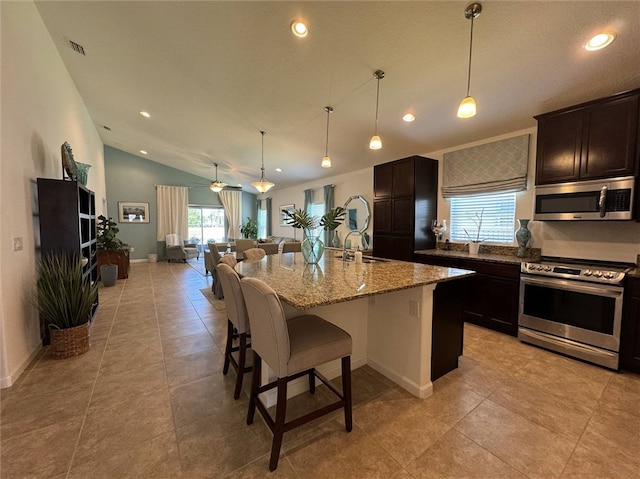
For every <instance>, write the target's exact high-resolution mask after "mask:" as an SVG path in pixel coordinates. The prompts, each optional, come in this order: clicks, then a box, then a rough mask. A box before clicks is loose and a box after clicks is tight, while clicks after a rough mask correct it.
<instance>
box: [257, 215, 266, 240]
mask: <svg viewBox="0 0 640 479" xmlns="http://www.w3.org/2000/svg"><path fill="white" fill-rule="evenodd" d="M266 237H267V209H266V208H258V238H266Z"/></svg>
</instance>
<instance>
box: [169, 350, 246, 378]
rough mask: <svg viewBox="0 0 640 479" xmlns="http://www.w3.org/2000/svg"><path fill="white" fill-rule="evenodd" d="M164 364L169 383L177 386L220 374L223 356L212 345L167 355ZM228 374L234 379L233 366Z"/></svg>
mask: <svg viewBox="0 0 640 479" xmlns="http://www.w3.org/2000/svg"><path fill="white" fill-rule="evenodd" d="M165 365H166V371H167V380H168V381H169V385H170V386H177V385H179V384H185V383H190V382H191V381H195V380H197V379H201V378H204V377H207V376H211V375H214V374H219V375H221V376H222V368H223V366H224V356H223V354H222V353H221V352H220V350H218V349H217V348H215V347H214V348H209V349H205V350H204V351H199V352H196V353H192V354H187V355H184V356H176V357H167V358H166V359H165ZM228 375H229V376H230V377H232V380H233V381H235V378H236V374H235V370H234V369H233V367H230V368H229V373H228ZM250 378H251V376H250V375H249V374H246V375H245V378H244V384H245V385H247V386H248V385H249V382H250Z"/></svg>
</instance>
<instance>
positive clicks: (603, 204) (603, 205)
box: [598, 185, 608, 218]
mask: <svg viewBox="0 0 640 479" xmlns="http://www.w3.org/2000/svg"><path fill="white" fill-rule="evenodd" d="M607 189H608V188H607V186H606V185H605V186H603V187H602V188H600V200H599V201H598V209H599V210H600V218H604V215H606V214H607Z"/></svg>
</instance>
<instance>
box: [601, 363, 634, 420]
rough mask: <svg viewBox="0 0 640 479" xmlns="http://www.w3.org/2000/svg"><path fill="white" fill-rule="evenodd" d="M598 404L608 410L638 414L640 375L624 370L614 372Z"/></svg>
mask: <svg viewBox="0 0 640 479" xmlns="http://www.w3.org/2000/svg"><path fill="white" fill-rule="evenodd" d="M599 404H600V405H601V406H606V407H607V408H608V409H610V410H617V411H623V412H628V413H630V414H634V415H640V375H638V374H632V373H625V372H620V373H618V374H614V375H613V376H612V377H611V379H610V380H609V382H608V383H607V386H606V388H605V390H604V391H603V393H602V396H601V397H600V403H599Z"/></svg>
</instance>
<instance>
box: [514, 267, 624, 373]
mask: <svg viewBox="0 0 640 479" xmlns="http://www.w3.org/2000/svg"><path fill="white" fill-rule="evenodd" d="M627 270H628V265H623V264H619V263H617V264H611V263H606V264H605V263H596V262H590V263H588V264H584V263H581V262H576V261H575V260H568V259H561V258H547V259H544V260H543V261H542V262H540V263H522V271H521V272H522V275H521V280H520V311H519V327H518V337H519V338H520V340H521V341H524V342H528V343H531V344H535V345H537V346H541V347H544V348H547V349H551V350H553V351H557V352H560V353H563V354H567V355H569V356H573V357H577V358H580V359H583V360H585V361H590V362H593V363H596V364H600V365H602V366H606V367H608V368H611V369H618V353H619V351H620V325H621V321H622V298H623V287H622V286H621V283H622V281H623V279H624V276H625V272H626V271H627Z"/></svg>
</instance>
